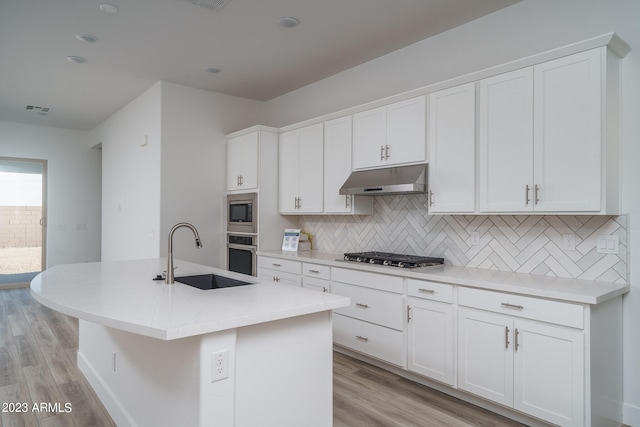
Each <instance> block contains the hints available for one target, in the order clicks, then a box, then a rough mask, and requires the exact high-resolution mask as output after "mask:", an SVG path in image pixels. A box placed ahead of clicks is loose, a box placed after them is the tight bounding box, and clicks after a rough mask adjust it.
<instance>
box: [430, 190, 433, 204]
mask: <svg viewBox="0 0 640 427" xmlns="http://www.w3.org/2000/svg"><path fill="white" fill-rule="evenodd" d="M431 206H433V191H431V190H429V207H431Z"/></svg>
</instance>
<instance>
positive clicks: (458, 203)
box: [428, 83, 476, 213]
mask: <svg viewBox="0 0 640 427" xmlns="http://www.w3.org/2000/svg"><path fill="white" fill-rule="evenodd" d="M475 111H476V108H475V83H467V84H464V85H460V86H455V87H452V88H448V89H445V90H441V91H438V92H434V93H431V94H429V126H428V128H429V167H428V170H429V211H430V212H431V213H458V212H474V210H475V174H476V173H475V170H476V169H475V162H476V156H475V129H476V125H475V123H476V122H475V120H476V118H475Z"/></svg>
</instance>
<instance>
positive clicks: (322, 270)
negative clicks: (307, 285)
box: [302, 262, 331, 280]
mask: <svg viewBox="0 0 640 427" xmlns="http://www.w3.org/2000/svg"><path fill="white" fill-rule="evenodd" d="M302 274H303V275H305V276H309V277H317V278H318V279H324V280H331V267H329V266H328V265H320V264H310V263H308V262H303V263H302Z"/></svg>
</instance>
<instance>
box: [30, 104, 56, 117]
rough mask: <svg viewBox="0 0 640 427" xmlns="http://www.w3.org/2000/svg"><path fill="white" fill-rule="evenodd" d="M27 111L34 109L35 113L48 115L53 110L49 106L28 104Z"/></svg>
mask: <svg viewBox="0 0 640 427" xmlns="http://www.w3.org/2000/svg"><path fill="white" fill-rule="evenodd" d="M27 111H33V112H34V113H38V114H40V115H41V116H46V115H48V114H49V111H51V108H49V107H38V106H37V105H27Z"/></svg>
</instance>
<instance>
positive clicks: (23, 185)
mask: <svg viewBox="0 0 640 427" xmlns="http://www.w3.org/2000/svg"><path fill="white" fill-rule="evenodd" d="M46 169H47V161H46V160H37V159H17V158H7V157H0V288H8V287H18V286H28V285H29V283H30V282H31V280H32V279H33V278H34V277H35V276H36V275H37V274H38V273H40V272H41V271H42V270H44V268H45V265H46V263H45V254H46V227H45V226H46V182H47V179H46Z"/></svg>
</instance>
